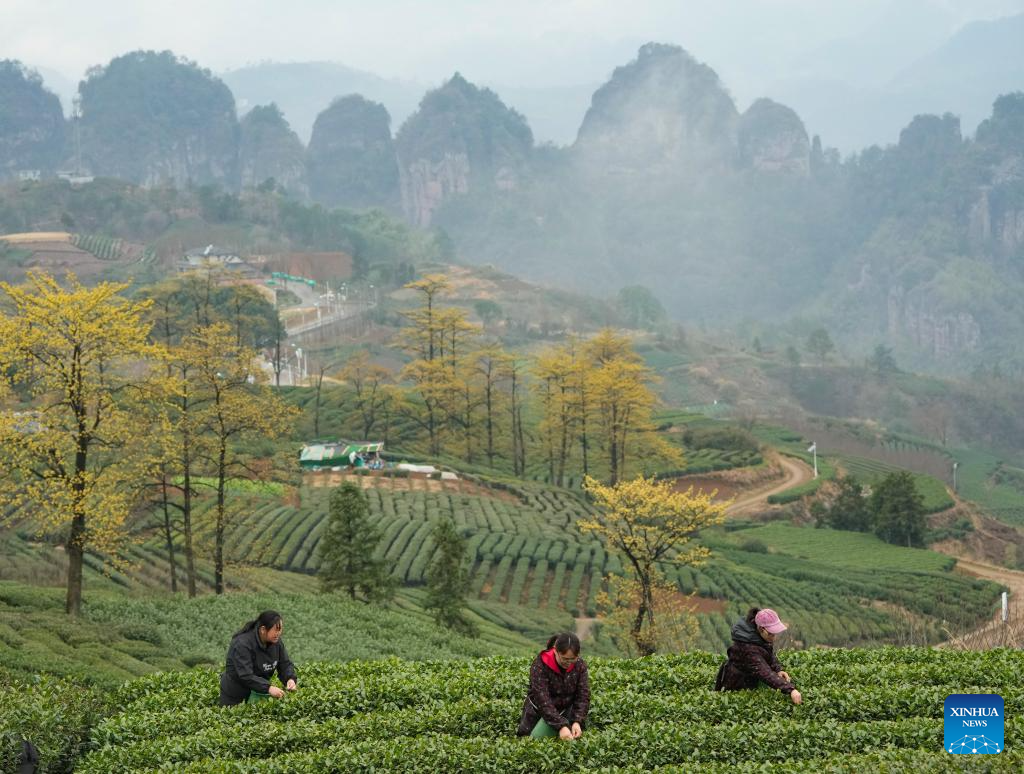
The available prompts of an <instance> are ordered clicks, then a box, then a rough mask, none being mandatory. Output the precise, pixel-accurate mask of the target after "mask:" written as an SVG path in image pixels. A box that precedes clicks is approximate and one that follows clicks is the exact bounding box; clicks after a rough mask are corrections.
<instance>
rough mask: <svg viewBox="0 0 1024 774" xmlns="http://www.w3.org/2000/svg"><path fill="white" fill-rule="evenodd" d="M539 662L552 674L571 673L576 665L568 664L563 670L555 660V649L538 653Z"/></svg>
mask: <svg viewBox="0 0 1024 774" xmlns="http://www.w3.org/2000/svg"><path fill="white" fill-rule="evenodd" d="M540 660H541V661H543V662H544V664H545V666H547V667H548V668H549V669H551V670H552V671H554V672H571V671H572V670H574V669H575V668H576V664H575V663H573V664H570V665H569V668H568V669H563V668H562V667H561V666H560V665H559V663H558V662H557V661H556V660H555V649H554V648H551V650H542V651H541V653H540Z"/></svg>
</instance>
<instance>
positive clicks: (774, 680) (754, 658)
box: [743, 645, 793, 696]
mask: <svg viewBox="0 0 1024 774" xmlns="http://www.w3.org/2000/svg"><path fill="white" fill-rule="evenodd" d="M743 656H744V660H745V662H746V664H745V666H746V669H747V671H748V672H749V673H750V674H752V675H755V676H756V677H757V678H758V679H759V680H761V681H762V682H765V683H767V684H768V685H770V686H771V687H772V688H774V689H776V690H778V691H782V693H784V694H786V695H787V696H788V695H789V694H790V693H791V692H792V691H793V684H792V683H791V682H789V681H788V680H784V679H783V678H782V677H780V676H779V675H778V673H777V672H776V671H775V670H774V669H772V665H771V664H769V663H768V659H767V658H766V654H765V652H764V649H763V648H759V647H758V646H756V645H750V646H748V647H746V648H744V649H743Z"/></svg>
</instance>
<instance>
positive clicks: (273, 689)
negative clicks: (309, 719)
mask: <svg viewBox="0 0 1024 774" xmlns="http://www.w3.org/2000/svg"><path fill="white" fill-rule="evenodd" d="M268 693H269V694H270V695H271V696H273V697H274V698H275V699H280V698H282V697H283V696H284V691H282V690H281V689H280V688H278V687H277V686H276V685H272V686H270V690H269V691H268Z"/></svg>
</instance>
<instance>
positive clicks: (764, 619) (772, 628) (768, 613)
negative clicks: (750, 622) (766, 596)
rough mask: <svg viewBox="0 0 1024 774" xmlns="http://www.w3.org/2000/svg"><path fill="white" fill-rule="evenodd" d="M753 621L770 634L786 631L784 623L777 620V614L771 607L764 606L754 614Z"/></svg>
mask: <svg viewBox="0 0 1024 774" xmlns="http://www.w3.org/2000/svg"><path fill="white" fill-rule="evenodd" d="M754 623H756V624H757V625H758V626H761V627H763V628H764V629H766V630H767V631H769V632H771V633H772V634H778V633H779V632H784V631H786V624H784V623H782V621H781V620H779V614H778V613H776V612H775V611H774V610H772V609H771V608H767V607H766V608H765V609H764V610H761V611H760V612H758V614H757V615H755V616H754Z"/></svg>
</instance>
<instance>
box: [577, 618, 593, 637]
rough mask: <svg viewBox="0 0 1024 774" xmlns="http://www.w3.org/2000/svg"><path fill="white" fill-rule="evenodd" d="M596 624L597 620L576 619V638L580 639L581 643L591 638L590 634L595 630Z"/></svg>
mask: <svg viewBox="0 0 1024 774" xmlns="http://www.w3.org/2000/svg"><path fill="white" fill-rule="evenodd" d="M596 622H597V619H596V618H577V619H576V636H577V637H579V638H580V642H582V641H583V640H585V639H587V638H588V637H590V632H591V631H592V630H593V628H594V624H595V623H596Z"/></svg>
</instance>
